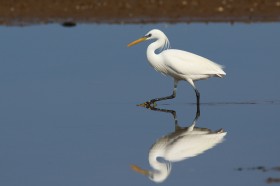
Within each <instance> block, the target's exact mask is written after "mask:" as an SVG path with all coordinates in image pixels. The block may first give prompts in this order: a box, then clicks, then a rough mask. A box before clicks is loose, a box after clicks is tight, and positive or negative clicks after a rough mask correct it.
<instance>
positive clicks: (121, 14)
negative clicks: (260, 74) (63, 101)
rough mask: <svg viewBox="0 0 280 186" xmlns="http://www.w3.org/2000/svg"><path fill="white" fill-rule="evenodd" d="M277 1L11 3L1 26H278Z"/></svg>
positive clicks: (3, 5) (3, 8)
mask: <svg viewBox="0 0 280 186" xmlns="http://www.w3.org/2000/svg"><path fill="white" fill-rule="evenodd" d="M278 21H280V0H246V1H244V0H211V1H207V0H173V1H164V0H143V1H137V0H39V1H38V0H14V1H1V2H0V25H29V24H44V23H53V22H55V23H65V22H66V23H69V25H67V24H66V26H71V24H72V23H73V25H75V23H117V24H119V23H123V24H127V23H134V24H145V23H155V22H166V23H184V22H185V23H192V22H278Z"/></svg>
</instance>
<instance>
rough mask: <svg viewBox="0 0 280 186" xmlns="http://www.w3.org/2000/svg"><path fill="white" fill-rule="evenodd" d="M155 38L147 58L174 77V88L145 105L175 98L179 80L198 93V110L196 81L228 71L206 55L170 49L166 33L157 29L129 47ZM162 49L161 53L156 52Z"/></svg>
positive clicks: (222, 74) (221, 74)
mask: <svg viewBox="0 0 280 186" xmlns="http://www.w3.org/2000/svg"><path fill="white" fill-rule="evenodd" d="M150 39H155V40H156V41H155V42H153V43H151V44H150V45H149V46H148V48H147V58H148V61H149V63H150V65H151V66H152V67H153V68H154V69H155V70H156V71H158V72H161V73H162V74H164V75H168V76H171V77H173V79H174V88H173V93H172V95H170V96H167V97H162V98H155V99H152V100H150V101H147V102H146V103H144V105H146V106H147V105H150V104H154V103H155V102H156V101H160V100H166V99H173V98H175V97H176V89H177V84H178V81H180V80H184V81H187V82H189V83H190V84H191V85H192V87H193V88H194V90H195V93H196V103H197V111H199V105H200V93H199V91H198V90H197V88H196V87H195V85H194V81H197V80H201V79H207V78H209V77H220V78H221V77H223V76H225V75H226V73H225V72H224V71H223V67H222V66H221V65H219V64H216V63H214V62H212V61H210V60H208V59H206V58H204V57H201V56H198V55H196V54H193V53H190V52H186V51H183V50H177V49H169V48H170V44H169V40H168V38H167V37H166V35H165V34H164V33H163V32H162V31H160V30H157V29H153V30H151V31H149V32H148V33H147V34H146V35H145V36H143V37H141V38H140V39H138V40H135V41H133V42H131V43H129V44H128V47H130V46H133V45H135V44H138V43H140V42H142V41H146V40H150ZM157 50H160V52H159V53H156V51H157Z"/></svg>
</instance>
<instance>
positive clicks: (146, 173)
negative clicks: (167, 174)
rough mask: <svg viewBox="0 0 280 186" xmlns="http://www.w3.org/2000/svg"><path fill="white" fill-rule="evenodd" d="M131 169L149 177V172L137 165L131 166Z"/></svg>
mask: <svg viewBox="0 0 280 186" xmlns="http://www.w3.org/2000/svg"><path fill="white" fill-rule="evenodd" d="M130 167H131V169H132V170H134V171H135V172H138V173H140V174H143V175H145V176H148V175H149V171H147V170H144V169H141V168H140V167H138V166H137V165H130Z"/></svg>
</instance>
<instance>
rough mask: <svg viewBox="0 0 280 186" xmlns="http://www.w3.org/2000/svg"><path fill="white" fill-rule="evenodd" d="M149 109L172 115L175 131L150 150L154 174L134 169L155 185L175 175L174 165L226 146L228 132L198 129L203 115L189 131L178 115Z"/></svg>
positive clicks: (159, 109)
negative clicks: (197, 124) (182, 125)
mask: <svg viewBox="0 0 280 186" xmlns="http://www.w3.org/2000/svg"><path fill="white" fill-rule="evenodd" d="M146 108H147V109H150V110H153V111H158V112H165V113H171V114H172V116H173V118H174V126H175V129H174V131H173V132H171V133H169V134H166V135H165V136H163V137H160V138H159V139H157V141H156V142H155V143H154V144H153V145H152V146H151V148H150V150H149V156H148V161H149V164H150V166H151V167H152V170H144V169H142V168H140V167H139V166H137V165H131V168H132V169H133V170H134V171H136V172H138V173H140V174H143V175H145V176H147V177H148V178H149V179H151V180H152V181H154V182H158V183H159V182H163V181H165V180H166V179H167V177H168V176H169V175H170V173H171V167H172V166H171V165H172V163H174V162H180V161H182V160H185V159H188V158H191V157H195V156H197V155H199V154H202V153H204V152H205V151H207V150H209V149H211V148H213V147H214V146H216V145H217V144H219V143H221V142H223V140H224V137H225V135H226V134H227V132H225V131H224V130H223V129H219V130H216V131H212V130H210V129H208V128H201V127H196V122H197V120H198V118H199V117H200V113H198V112H197V113H196V115H195V117H194V120H193V122H192V124H191V125H189V126H188V127H181V126H180V125H179V124H178V120H177V116H176V111H174V110H167V109H161V108H157V107H146Z"/></svg>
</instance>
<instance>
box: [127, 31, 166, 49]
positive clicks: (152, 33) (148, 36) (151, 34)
mask: <svg viewBox="0 0 280 186" xmlns="http://www.w3.org/2000/svg"><path fill="white" fill-rule="evenodd" d="M161 38H164V39H167V37H166V35H165V34H164V33H163V32H162V31H160V30H158V29H153V30H151V31H149V32H148V33H147V34H145V35H144V36H143V37H140V38H139V39H137V40H135V41H133V42H131V43H129V44H128V45H127V46H128V47H131V46H133V45H136V44H138V43H141V42H143V41H146V40H150V39H161Z"/></svg>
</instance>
